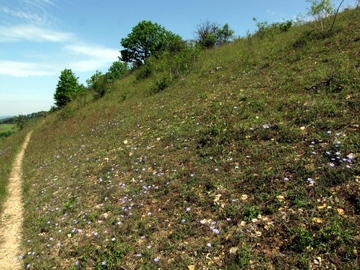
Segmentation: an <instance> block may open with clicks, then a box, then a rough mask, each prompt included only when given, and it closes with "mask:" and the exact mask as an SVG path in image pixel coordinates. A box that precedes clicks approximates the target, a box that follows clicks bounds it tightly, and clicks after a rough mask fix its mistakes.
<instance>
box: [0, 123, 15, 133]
mask: <svg viewBox="0 0 360 270" xmlns="http://www.w3.org/2000/svg"><path fill="white" fill-rule="evenodd" d="M8 131H16V126H15V125H14V124H0V133H2V132H8Z"/></svg>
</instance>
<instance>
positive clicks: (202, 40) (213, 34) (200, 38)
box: [194, 20, 235, 48]
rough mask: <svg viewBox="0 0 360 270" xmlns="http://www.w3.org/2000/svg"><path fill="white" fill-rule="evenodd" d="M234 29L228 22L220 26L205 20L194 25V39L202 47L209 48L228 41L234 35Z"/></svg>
mask: <svg viewBox="0 0 360 270" xmlns="http://www.w3.org/2000/svg"><path fill="white" fill-rule="evenodd" d="M234 33H235V31H233V30H231V29H230V28H229V25H228V24H225V25H224V26H222V27H221V26H220V25H219V24H217V23H214V22H212V23H211V22H210V21H208V20H206V21H205V22H204V23H200V24H199V25H197V26H196V30H195V32H194V36H195V41H196V43H197V44H199V45H200V46H202V47H205V48H211V47H213V46H219V45H222V44H225V43H227V42H229V41H230V40H231V39H233V37H234Z"/></svg>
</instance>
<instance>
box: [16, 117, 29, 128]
mask: <svg viewBox="0 0 360 270" xmlns="http://www.w3.org/2000/svg"><path fill="white" fill-rule="evenodd" d="M25 125H26V116H25V115H21V114H19V116H17V117H15V126H16V127H17V128H18V129H19V130H22V129H23V128H24V127H25Z"/></svg>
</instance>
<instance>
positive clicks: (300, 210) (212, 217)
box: [0, 8, 360, 269]
mask: <svg viewBox="0 0 360 270" xmlns="http://www.w3.org/2000/svg"><path fill="white" fill-rule="evenodd" d="M359 13H360V9H359V8H357V9H353V10H348V11H346V12H343V13H341V14H339V15H338V17H339V19H338V22H339V23H338V24H337V25H336V27H335V29H334V34H332V35H328V36H323V37H320V36H316V37H313V39H308V40H306V42H305V43H304V44H303V45H301V46H299V44H302V43H299V42H296V41H299V40H303V39H304V34H303V33H304V31H306V29H307V27H308V26H307V25H302V26H299V27H294V28H292V29H291V30H289V32H286V33H280V34H278V35H275V36H274V37H261V38H260V37H256V36H254V37H251V36H250V37H247V38H246V39H245V38H243V39H240V38H239V39H238V40H236V41H234V42H232V43H230V44H228V45H225V46H222V47H219V48H214V49H210V50H207V51H205V52H203V53H202V54H201V56H200V58H199V60H198V63H197V69H196V70H194V71H193V72H189V73H188V74H183V76H182V78H179V79H178V80H174V82H173V83H172V84H171V86H169V87H168V88H166V89H164V90H163V91H161V92H159V93H156V94H152V95H148V94H147V93H148V91H147V87H149V85H151V84H152V83H153V81H154V80H156V78H154V77H151V76H150V77H149V78H146V79H142V80H140V81H139V80H137V79H136V71H134V74H130V75H129V76H126V77H124V78H123V79H121V80H119V81H116V82H115V83H114V85H112V88H111V91H109V92H107V94H106V95H105V96H104V97H103V98H101V99H99V100H96V101H95V102H89V103H86V104H85V105H84V104H80V102H78V101H77V100H75V101H74V102H73V103H71V104H69V105H68V107H67V108H66V109H67V110H68V111H71V112H72V113H71V114H70V115H69V116H68V117H63V116H64V114H61V112H57V113H53V114H51V115H49V116H48V117H47V118H46V121H45V123H44V124H43V125H42V126H40V127H39V128H37V129H35V131H34V132H33V134H32V139H31V141H30V143H29V145H28V148H27V151H26V153H25V157H24V163H23V180H24V183H23V191H24V207H25V217H24V229H23V230H24V232H23V252H22V254H16V256H15V257H14V260H15V259H16V260H21V261H22V264H23V267H24V268H25V269H309V268H311V269H327V268H328V269H355V268H358V267H360V264H359V254H358V252H359V247H360V234H359V226H360V225H359V224H360V219H359V218H360V216H359V215H360V184H359V179H360V172H359V169H360V167H359V163H358V161H359V155H360V143H359V142H360V132H359V130H360V126H359V125H360V122H359V108H360V97H359V94H360V91H359V90H360V83H359V78H360V76H359V73H360V68H359V66H360V55H359V50H358V48H359V44H360V43H359V42H360V41H359V33H360V32H359V29H358V25H359V22H360V21H359V18H360V14H359ZM218 66H221V67H222V68H221V69H216V71H215V72H208V70H211V69H212V70H214V68H215V67H218ZM165 72H166V71H164V74H165ZM154 76H159V75H158V74H157V75H154ZM124 95H125V96H126V99H125V98H121V97H123V96H124ZM63 110H65V109H63ZM4 149H5V147H4ZM0 158H1V157H0Z"/></svg>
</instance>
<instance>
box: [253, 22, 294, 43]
mask: <svg viewBox="0 0 360 270" xmlns="http://www.w3.org/2000/svg"><path fill="white" fill-rule="evenodd" d="M253 21H254V22H255V23H256V26H257V28H258V30H257V32H256V33H255V36H259V37H260V38H263V37H264V36H267V35H268V36H274V35H275V34H277V33H281V32H287V31H289V29H290V27H291V26H292V25H293V21H291V20H287V21H284V22H282V23H279V22H276V23H272V24H269V23H268V22H267V21H265V22H258V21H257V19H256V18H253Z"/></svg>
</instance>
